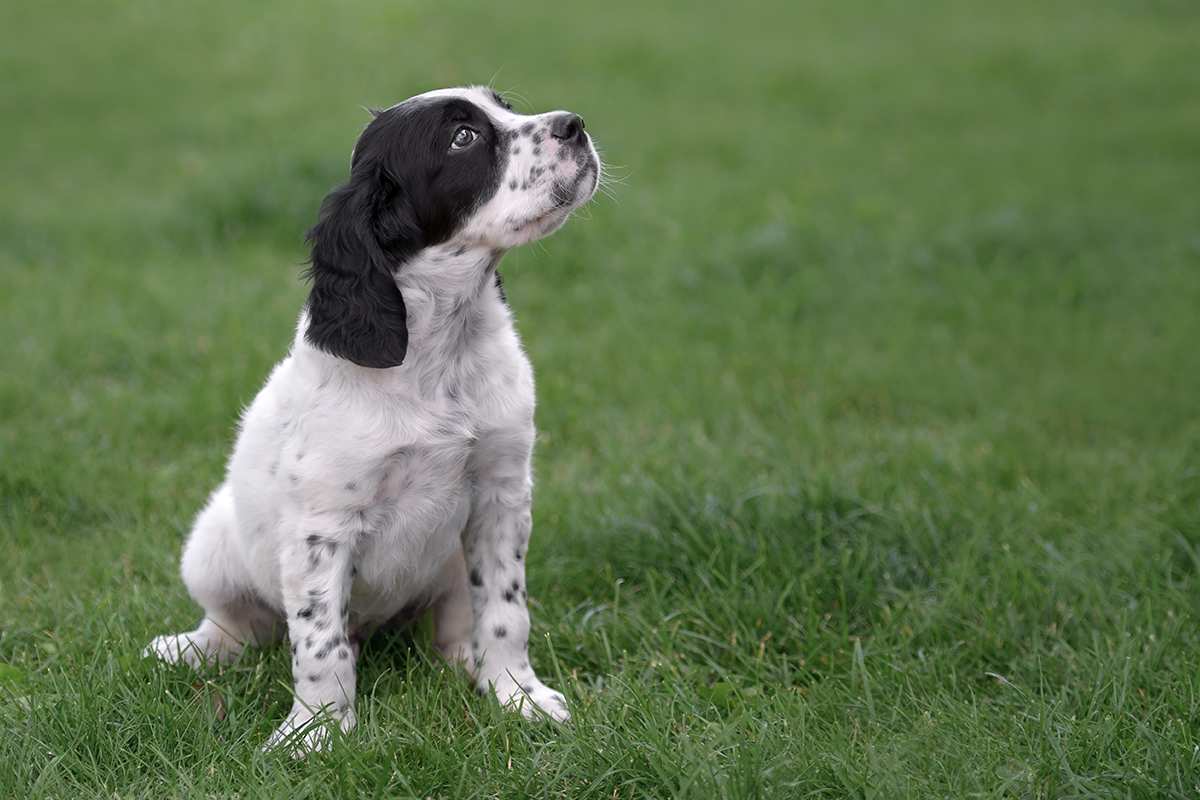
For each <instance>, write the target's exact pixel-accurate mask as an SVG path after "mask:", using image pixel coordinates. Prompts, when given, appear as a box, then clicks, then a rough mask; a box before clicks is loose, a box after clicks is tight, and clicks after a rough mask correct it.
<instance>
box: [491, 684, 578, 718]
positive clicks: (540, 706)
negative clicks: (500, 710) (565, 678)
mask: <svg viewBox="0 0 1200 800" xmlns="http://www.w3.org/2000/svg"><path fill="white" fill-rule="evenodd" d="M504 683H505V684H506V685H505V686H496V687H495V690H494V691H495V693H496V699H497V700H499V701H500V705H502V706H504V707H505V708H507V709H510V710H513V711H520V712H521V716H523V717H525V719H545V718H547V717H549V718H550V719H552V720H554V721H555V722H567V721H568V720H570V719H571V712H569V711H567V699H566V698H565V697H563V696H562V693H561V692H556V691H554V690H553V689H551V688H550V687H549V686H547V685H546V684H544V683H542V682H541V681H539V680H538V679H537V678H532V679H530V680H527V681H524V682H523V683H521V684H519V685H518V684H516V683H515V682H514V681H511V680H506V681H504Z"/></svg>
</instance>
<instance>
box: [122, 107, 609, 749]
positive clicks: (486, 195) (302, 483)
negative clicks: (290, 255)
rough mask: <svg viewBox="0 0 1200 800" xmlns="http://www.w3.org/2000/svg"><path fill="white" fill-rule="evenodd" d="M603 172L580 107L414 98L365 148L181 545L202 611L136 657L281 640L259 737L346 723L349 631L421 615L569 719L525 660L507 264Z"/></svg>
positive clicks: (513, 691) (444, 642) (442, 648)
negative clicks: (541, 109) (284, 655)
mask: <svg viewBox="0 0 1200 800" xmlns="http://www.w3.org/2000/svg"><path fill="white" fill-rule="evenodd" d="M599 174H600V160H599V158H598V156H597V154H596V151H595V149H594V148H593V146H592V143H591V139H590V138H589V136H588V134H587V132H586V131H585V130H584V125H583V120H582V119H580V117H579V116H578V115H576V114H572V113H568V112H565V111H554V112H550V113H545V114H535V115H529V116H526V115H522V114H518V113H516V112H514V111H513V110H512V108H511V107H510V106H509V105H508V104H507V103H505V101H504V100H503V99H502V98H501V97H500V96H499V95H497V94H496V93H494V92H492V91H490V90H488V89H486V88H481V87H470V88H457V89H443V90H439V91H434V92H429V93H427V94H422V95H418V96H416V97H413V98H411V99H408V100H405V101H404V102H402V103H399V104H398V105H395V106H392V107H391V108H388V109H387V110H385V111H381V112H378V113H376V115H375V117H374V119H373V120H372V121H371V122H370V124H368V125H367V127H366V128H365V130H364V131H363V132H362V135H361V136H360V137H359V139H358V142H357V144H356V145H355V148H354V151H353V155H352V156H351V163H350V177H349V180H348V181H347V182H346V183H345V184H344V185H342V186H340V187H338V188H336V189H334V190H333V191H332V192H331V193H330V194H329V195H328V196H327V197H326V198H325V201H324V203H323V204H322V206H321V211H320V216H319V219H318V221H317V224H316V226H315V227H313V229H312V230H311V231H310V232H309V234H308V240H309V243H310V244H311V246H312V259H311V266H310V269H309V275H310V278H311V292H310V294H309V297H308V301H307V303H306V304H305V306H304V309H303V311H302V312H301V314H300V318H299V323H298V325H297V328H296V335H295V340H294V341H293V343H292V348H291V352H290V353H289V354H288V356H287V357H286V358H284V359H283V361H281V362H280V363H279V364H278V365H277V366H276V367H275V369H274V371H273V372H272V373H271V376H270V378H269V379H268V380H267V383H266V385H265V386H264V387H263V388H262V390H261V391H260V392H259V393H258V396H257V397H256V398H255V399H254V402H253V403H252V404H251V405H250V407H249V408H248V409H246V411H245V414H244V415H243V417H242V422H241V428H240V433H239V435H238V438H237V443H236V445H235V446H234V449H233V454H232V456H231V457H230V459H229V464H228V469H227V472H226V476H225V481H224V483H222V484H221V485H220V486H219V487H218V488H217V490H216V491H215V492H214V493H213V494H212V496H211V497H210V498H209V501H208V504H207V505H206V506H205V507H204V509H203V510H202V511H201V512H200V514H199V515H198V517H197V519H196V521H195V524H194V527H193V529H192V532H191V535H190V536H189V537H188V540H187V544H186V545H185V547H184V550H183V559H182V566H181V572H182V575H183V581H184V584H185V585H186V586H187V589H188V592H189V593H190V594H191V596H192V597H193V598H194V599H195V600H196V602H197V603H199V604H200V605H201V606H202V607H203V609H204V619H202V620H201V621H200V624H199V626H198V627H197V628H196V629H195V630H194V631H191V632H189V633H181V634H175V635H167V636H159V637H158V638H156V639H155V640H154V641H153V642H151V643H150V645H149V646H148V647H147V648H146V653H147V654H148V655H153V656H157V657H158V658H160V659H162V660H164V661H168V662H179V661H182V662H186V663H188V664H190V665H192V666H195V667H198V666H201V665H203V664H205V663H212V662H217V663H220V662H226V661H228V660H231V659H233V658H235V657H236V656H238V654H240V653H241V652H242V650H243V648H244V647H246V646H247V645H255V646H264V645H267V644H269V643H272V642H275V641H277V640H278V639H279V638H281V637H282V635H283V633H284V631H285V630H286V633H287V638H288V640H289V641H290V643H291V651H292V678H293V683H294V701H293V705H292V709H291V713H289V714H288V716H287V719H286V720H285V721H284V722H283V723H282V724H281V725H280V726H279V728H278V729H277V730H276V731H275V733H274V734H273V735H272V736H271V737H270V738H269V739H268V740H267V742H266V745H265V747H267V748H271V747H275V746H277V745H280V744H282V743H285V742H286V743H287V744H288V745H289V746H291V747H294V748H295V749H296V751H297V752H300V753H302V752H306V751H309V750H314V749H321V748H323V747H325V746H327V744H328V742H329V731H328V729H327V727H326V724H327V723H330V721H332V722H334V723H336V724H338V725H340V727H341V729H342V730H343V731H349V730H350V729H352V728H353V727H354V725H355V712H354V695H355V661H356V658H357V656H358V649H359V642H360V641H361V640H362V639H363V637H365V636H366V635H368V634H369V633H370V632H371V631H373V630H375V629H377V628H379V627H380V626H383V625H385V624H388V623H396V622H401V621H405V620H411V619H412V618H413V617H414V616H415V615H416V614H418V613H420V612H422V611H424V610H426V609H428V610H430V611H432V614H433V620H434V627H435V631H436V633H435V646H436V648H437V650H438V652H440V653H441V654H442V655H443V656H444V657H445V658H447V659H449V660H450V661H452V662H455V663H459V664H461V665H462V666H463V667H464V668H465V669H466V671H467V672H468V673H469V674H470V675H471V677H472V679H473V680H474V682H475V685H476V686H477V688H478V689H479V690H480V691H481V692H486V691H490V692H492V693H494V694H495V696H496V698H497V699H498V700H499V702H500V703H501V704H502V705H504V706H506V707H508V708H512V709H516V710H519V711H520V712H521V713H522V714H524V715H525V716H527V717H535V716H538V715H542V714H544V715H546V716H548V717H550V718H552V719H554V720H560V721H561V720H566V719H567V718H568V713H567V707H566V703H565V701H564V699H563V696H562V695H561V694H560V693H559V692H556V691H554V690H553V689H551V688H550V687H548V686H546V684H544V683H542V681H541V680H539V679H538V677H537V675H536V674H535V673H534V670H533V667H532V666H531V665H530V663H529V654H528V644H529V611H528V609H527V608H526V597H527V595H526V588H525V587H526V583H525V553H526V548H527V547H528V546H529V536H530V528H531V518H530V502H531V499H532V494H531V491H532V480H531V475H530V455H531V451H532V449H533V440H534V425H533V411H534V390H533V371H532V369H531V367H530V364H529V359H528V358H527V357H526V356H525V353H524V352H523V351H522V349H521V344H520V341H519V340H518V338H517V334H516V331H515V330H514V328H513V319H512V315H511V314H510V313H509V309H508V306H507V305H506V303H505V299H504V292H503V290H502V287H501V283H500V274H499V273H498V272H497V270H496V267H497V265H498V264H499V262H500V259H501V258H502V257H503V255H504V253H505V251H507V250H508V249H509V248H511V247H516V246H518V245H521V244H524V243H526V242H532V241H534V240H536V239H539V238H541V237H544V236H547V235H549V234H550V233H552V232H553V231H554V230H556V229H557V228H558V227H559V226H561V225H562V224H563V223H564V222H565V221H566V219H567V217H568V216H569V215H570V214H571V212H572V211H574V210H575V209H576V208H578V207H579V206H581V205H583V204H584V203H586V202H587V201H588V200H590V199H591V197H592V195H593V193H594V192H595V190H596V186H597V183H598V180H599Z"/></svg>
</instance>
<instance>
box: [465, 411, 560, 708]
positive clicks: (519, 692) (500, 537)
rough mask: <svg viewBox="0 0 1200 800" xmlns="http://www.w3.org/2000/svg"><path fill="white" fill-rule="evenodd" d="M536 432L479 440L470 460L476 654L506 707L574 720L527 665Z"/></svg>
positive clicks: (469, 556)
mask: <svg viewBox="0 0 1200 800" xmlns="http://www.w3.org/2000/svg"><path fill="white" fill-rule="evenodd" d="M532 445H533V430H532V427H530V428H529V429H528V430H520V431H514V432H505V433H499V434H493V435H491V436H488V437H485V438H483V439H481V440H480V441H479V442H478V443H477V444H476V449H475V451H474V453H473V455H472V459H471V470H472V474H473V477H474V479H475V480H474V485H475V496H474V498H473V505H472V509H471V517H470V520H469V522H468V523H467V528H466V531H465V532H464V534H463V552H464V554H465V556H466V562H467V580H468V583H469V585H470V590H471V609H472V612H473V616H474V628H473V635H472V641H471V649H472V654H473V657H474V666H475V670H474V673H475V678H476V684H477V686H478V688H479V689H480V690H483V691H486V690H487V689H488V688H489V687H490V688H491V691H493V692H494V693H495V695H496V698H497V699H498V700H499V701H500V703H501V705H503V706H505V707H508V708H513V709H519V710H520V711H521V713H522V714H524V715H525V716H526V717H530V718H533V717H536V716H537V715H538V712H539V710H540V711H541V712H542V713H544V714H546V715H547V716H549V717H550V718H551V719H555V720H559V721H563V720H566V719H568V718H569V716H570V715H569V714H568V713H567V704H566V701H565V700H564V699H563V696H562V695H561V694H559V693H558V692H556V691H554V690H553V689H551V688H550V687H548V686H546V685H545V684H544V683H542V682H541V681H540V680H538V677H537V675H536V674H535V673H534V671H533V667H532V666H531V665H530V663H529V609H528V608H527V606H526V597H527V595H526V589H525V552H526V548H527V547H528V545H529V535H530V531H531V529H532V517H531V514H530V508H531V504H532V489H533V482H532V479H531V476H530V454H531V450H532Z"/></svg>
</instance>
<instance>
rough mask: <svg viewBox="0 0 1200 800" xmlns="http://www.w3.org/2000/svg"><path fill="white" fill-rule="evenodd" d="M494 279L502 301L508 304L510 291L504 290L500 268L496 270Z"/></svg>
mask: <svg viewBox="0 0 1200 800" xmlns="http://www.w3.org/2000/svg"><path fill="white" fill-rule="evenodd" d="M493 280H494V281H495V284H496V291H498V292H499V293H500V302H501V303H504V304H505V305H508V292H506V291H504V279H503V278H501V277H500V270H496V277H495V278H494V279H493Z"/></svg>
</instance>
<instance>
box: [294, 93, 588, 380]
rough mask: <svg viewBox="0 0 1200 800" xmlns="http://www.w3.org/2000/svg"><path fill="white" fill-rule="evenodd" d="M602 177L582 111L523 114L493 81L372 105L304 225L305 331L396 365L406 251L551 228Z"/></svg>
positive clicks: (513, 240) (334, 350)
mask: <svg viewBox="0 0 1200 800" xmlns="http://www.w3.org/2000/svg"><path fill="white" fill-rule="evenodd" d="M599 175H600V160H599V158H598V157H597V155H596V151H595V148H594V147H593V146H592V142H591V139H590V137H589V136H588V134H587V132H586V131H585V130H584V125H583V120H582V119H581V118H580V117H579V116H578V115H576V114H572V113H570V112H566V111H552V112H549V113H545V114H533V115H523V114H518V113H516V112H514V111H513V110H512V108H511V107H510V106H509V105H508V104H507V103H506V102H505V101H504V100H503V99H502V98H501V97H500V96H499V95H498V94H496V93H495V92H493V91H491V90H490V89H486V88H481V87H471V88H464V89H442V90H438V91H434V92H428V93H426V94H422V95H418V96H416V97H413V98H410V99H408V100H405V101H404V102H402V103H398V104H397V105H394V106H392V107H391V108H388V109H386V110H384V111H380V112H377V113H375V117H374V119H372V120H371V122H370V124H368V125H367V127H366V129H365V130H364V131H363V132H362V135H361V136H359V139H358V143H357V144H356V145H355V147H354V153H353V155H352V156H351V162H350V179H349V180H348V181H347V182H346V183H345V184H344V185H342V186H339V187H338V188H336V189H334V190H333V191H332V192H331V193H330V194H329V195H328V196H327V197H326V198H325V201H324V202H323V203H322V205H321V213H320V218H319V220H318V222H317V224H316V226H314V227H313V229H312V230H311V231H309V234H308V240H309V243H310V244H311V245H312V259H311V263H310V266H309V270H308V274H309V277H310V278H311V280H312V290H311V292H310V294H309V299H308V308H307V311H308V329H307V332H306V334H305V335H306V338H307V339H308V341H309V342H310V343H311V344H313V345H314V346H316V347H318V348H320V349H321V350H324V351H326V352H328V353H331V354H333V355H335V356H339V357H341V358H346V359H349V360H350V361H353V362H354V363H356V364H359V365H361V366H364V367H377V368H383V367H394V366H397V365H399V364H400V363H401V362H402V361H403V360H404V355H405V352H406V350H407V346H408V329H407V324H406V315H405V308H404V298H403V297H402V295H401V293H400V289H399V287H398V286H397V282H396V277H397V275H398V274H399V273H400V271H401V270H403V269H404V264H405V262H406V261H409V260H411V259H413V258H415V257H417V256H418V255H419V254H420V253H421V251H422V250H425V249H426V248H429V247H434V246H437V245H442V244H446V243H448V242H453V243H454V244H456V245H458V246H459V247H460V248H461V249H463V250H464V251H465V250H466V249H472V250H474V249H477V248H486V249H488V250H490V251H492V252H495V253H497V254H498V253H502V252H503V251H504V250H507V249H509V248H512V247H516V246H517V245H521V244H525V243H526V242H531V241H534V240H536V239H540V238H542V237H544V236H547V235H549V234H551V233H553V232H554V231H555V230H557V229H558V228H559V227H560V226H561V225H562V224H563V223H564V222H566V220H567V217H568V216H570V214H571V212H572V211H574V210H575V209H576V208H578V207H579V206H581V205H583V204H584V203H586V202H587V201H588V200H589V199H591V197H592V195H593V194H594V193H595V191H596V186H597V183H598V181H599Z"/></svg>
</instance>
